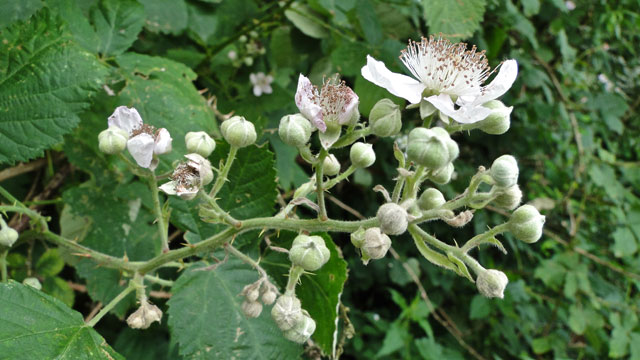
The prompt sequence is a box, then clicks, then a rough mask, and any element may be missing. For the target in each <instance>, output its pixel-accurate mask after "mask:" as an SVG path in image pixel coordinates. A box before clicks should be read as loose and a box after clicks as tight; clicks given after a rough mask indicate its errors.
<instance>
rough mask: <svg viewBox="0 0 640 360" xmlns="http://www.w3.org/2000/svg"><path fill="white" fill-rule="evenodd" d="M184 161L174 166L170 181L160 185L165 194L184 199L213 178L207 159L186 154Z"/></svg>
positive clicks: (188, 198)
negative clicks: (185, 160)
mask: <svg viewBox="0 0 640 360" xmlns="http://www.w3.org/2000/svg"><path fill="white" fill-rule="evenodd" d="M184 157H186V158H187V160H188V161H187V162H186V163H182V164H179V165H178V166H176V168H175V170H174V171H173V174H171V181H169V182H168V183H165V184H163V185H161V186H160V190H162V191H164V192H165V193H166V194H167V195H178V196H179V197H181V198H183V199H185V200H191V199H193V198H195V197H196V195H197V194H198V191H200V189H201V188H202V187H203V186H205V185H207V184H209V183H210V182H211V181H212V180H213V171H212V169H211V163H210V162H209V160H207V159H205V158H203V157H202V156H201V155H198V154H195V153H193V154H187V155H185V156H184Z"/></svg>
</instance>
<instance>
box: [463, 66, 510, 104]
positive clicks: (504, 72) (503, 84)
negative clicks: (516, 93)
mask: <svg viewBox="0 0 640 360" xmlns="http://www.w3.org/2000/svg"><path fill="white" fill-rule="evenodd" d="M516 76H518V62H517V61H515V60H513V59H512V60H507V61H505V62H503V63H502V65H500V71H498V75H496V77H495V78H494V79H493V81H491V83H490V84H489V85H487V86H485V87H484V89H483V93H482V95H480V96H478V97H477V98H476V99H475V100H474V101H473V104H474V105H480V104H484V103H486V102H487V101H490V100H494V99H497V98H499V97H500V96H502V95H504V93H506V92H507V91H508V90H509V89H510V88H511V85H513V82H514V81H516Z"/></svg>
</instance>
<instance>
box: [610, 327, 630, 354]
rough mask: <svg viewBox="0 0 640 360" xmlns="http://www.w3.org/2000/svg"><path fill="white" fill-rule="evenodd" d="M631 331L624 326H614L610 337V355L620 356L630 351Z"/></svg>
mask: <svg viewBox="0 0 640 360" xmlns="http://www.w3.org/2000/svg"><path fill="white" fill-rule="evenodd" d="M629 340H630V339H629V333H628V332H627V330H625V329H624V328H622V327H614V328H613V331H612V332H611V338H610V339H609V356H610V357H612V358H619V357H623V356H625V355H627V354H628V353H629Z"/></svg>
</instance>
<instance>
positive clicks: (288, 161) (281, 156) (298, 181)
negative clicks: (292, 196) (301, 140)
mask: <svg viewBox="0 0 640 360" xmlns="http://www.w3.org/2000/svg"><path fill="white" fill-rule="evenodd" d="M269 143H270V144H271V146H272V147H273V150H274V152H275V155H276V170H277V174H278V180H279V181H278V183H279V185H280V186H281V187H282V188H283V189H284V190H285V191H289V190H291V189H293V188H297V187H298V186H300V185H302V184H304V183H305V182H307V181H309V175H308V174H307V173H306V172H305V171H304V170H303V169H302V168H301V167H300V165H298V164H297V163H296V158H297V157H298V149H296V148H295V147H293V146H289V145H287V144H285V143H283V142H282V140H280V137H278V135H276V134H274V135H272V136H271V137H270V138H269Z"/></svg>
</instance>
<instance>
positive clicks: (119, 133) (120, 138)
mask: <svg viewBox="0 0 640 360" xmlns="http://www.w3.org/2000/svg"><path fill="white" fill-rule="evenodd" d="M128 140H129V133H127V132H126V131H124V130H122V129H120V128H119V127H117V126H110V127H109V128H108V129H107V130H103V131H102V132H101V133H100V134H98V148H99V149H100V151H102V152H103V153H105V154H110V155H113V154H118V153H120V152H122V151H123V150H124V149H125V148H126V147H127V141H128Z"/></svg>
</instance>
